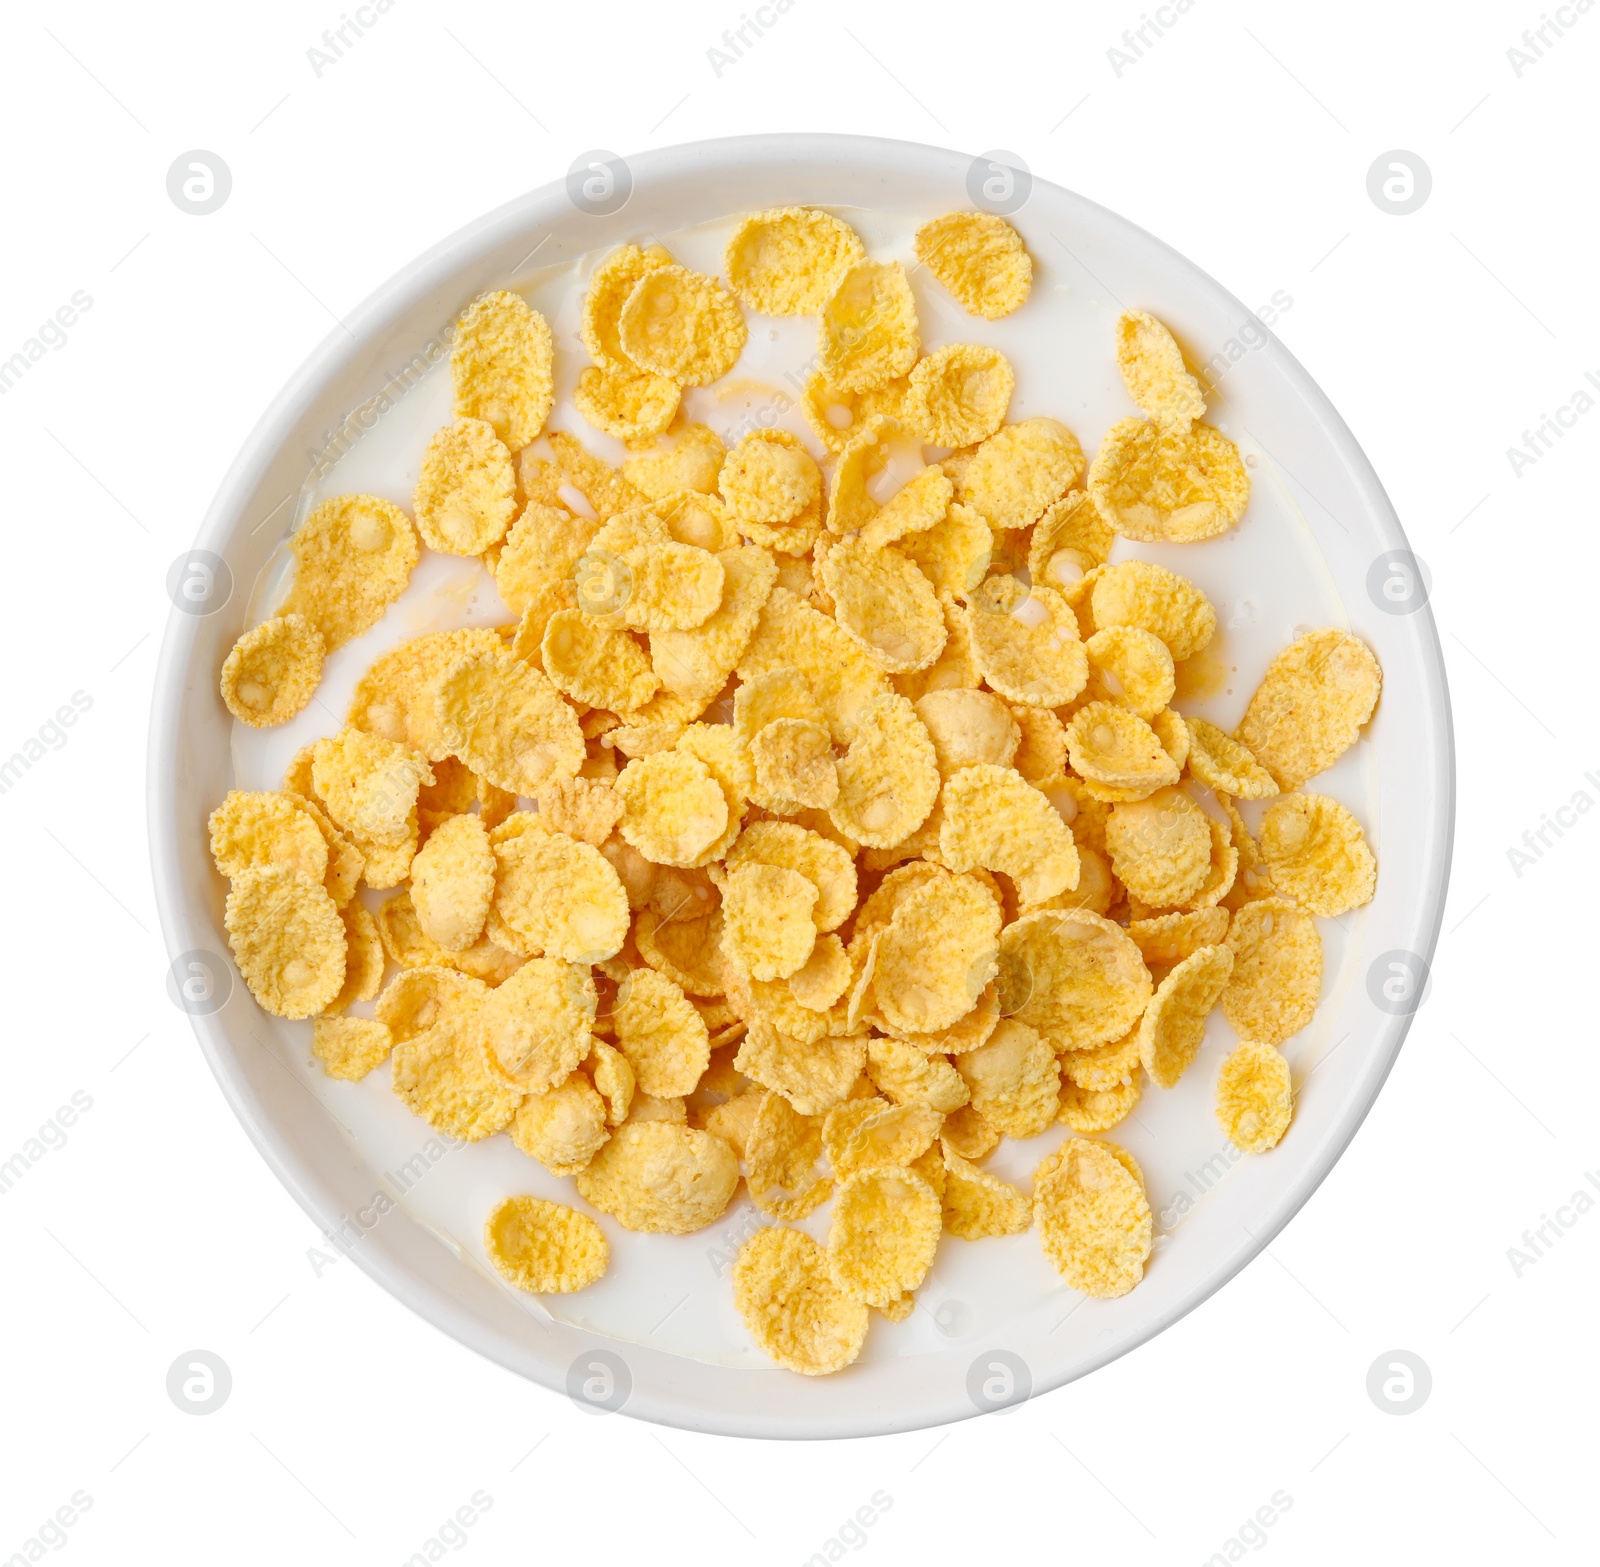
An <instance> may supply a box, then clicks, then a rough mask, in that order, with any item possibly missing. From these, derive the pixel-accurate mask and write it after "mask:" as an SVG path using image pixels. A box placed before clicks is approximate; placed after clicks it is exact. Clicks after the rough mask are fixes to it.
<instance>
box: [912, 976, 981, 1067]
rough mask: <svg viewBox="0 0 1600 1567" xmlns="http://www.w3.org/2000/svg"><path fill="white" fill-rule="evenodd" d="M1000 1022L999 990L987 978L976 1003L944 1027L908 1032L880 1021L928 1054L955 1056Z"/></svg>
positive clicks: (971, 1046)
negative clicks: (919, 1032)
mask: <svg viewBox="0 0 1600 1567" xmlns="http://www.w3.org/2000/svg"><path fill="white" fill-rule="evenodd" d="M999 1023H1000V993H999V991H998V989H997V988H996V987H995V983H994V981H993V980H990V981H989V983H988V984H987V985H985V986H984V987H983V991H982V993H981V994H980V995H979V997H978V1000H977V1004H976V1005H975V1006H974V1007H973V1009H972V1010H971V1011H970V1012H968V1013H967V1014H966V1016H965V1017H960V1018H957V1019H956V1021H955V1022H954V1023H952V1024H951V1025H950V1026H949V1027H948V1028H940V1029H934V1030H933V1031H932V1032H931V1033H926V1034H917V1033H908V1032H906V1031H904V1030H900V1029H896V1028H895V1027H894V1025H893V1024H892V1023H889V1022H888V1021H885V1022H884V1025H883V1026H884V1028H885V1029H886V1030H887V1031H888V1032H890V1033H892V1034H894V1035H895V1037H896V1038H897V1039H903V1040H905V1042H906V1043H907V1044H910V1045H915V1046H916V1047H917V1048H918V1049H919V1050H925V1051H927V1053H928V1054H929V1055H946V1056H959V1055H963V1054H965V1053H966V1052H967V1051H968V1050H976V1049H977V1048H978V1046H979V1045H981V1044H983V1043H985V1042H986V1041H987V1040H988V1038H989V1036H990V1035H991V1034H993V1033H994V1031H995V1029H996V1028H997V1027H998V1026H999Z"/></svg>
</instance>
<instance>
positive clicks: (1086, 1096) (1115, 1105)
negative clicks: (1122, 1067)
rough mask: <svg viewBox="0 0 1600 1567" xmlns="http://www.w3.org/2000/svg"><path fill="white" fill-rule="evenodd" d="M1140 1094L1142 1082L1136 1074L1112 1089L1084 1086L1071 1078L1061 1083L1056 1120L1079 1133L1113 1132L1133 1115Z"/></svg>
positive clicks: (1081, 1134) (1080, 1134)
mask: <svg viewBox="0 0 1600 1567" xmlns="http://www.w3.org/2000/svg"><path fill="white" fill-rule="evenodd" d="M1139 1094H1140V1083H1139V1079H1138V1077H1136V1076H1133V1077H1129V1078H1128V1080H1127V1081H1126V1082H1122V1083H1115V1084H1113V1085H1112V1086H1111V1087H1110V1088H1084V1087H1082V1086H1081V1085H1080V1084H1079V1083H1078V1082H1077V1081H1076V1080H1075V1079H1073V1078H1070V1077H1069V1078H1068V1079H1067V1080H1066V1081H1065V1082H1064V1083H1062V1085H1061V1099H1060V1103H1059V1105H1058V1106H1057V1115H1056V1119H1057V1120H1059V1121H1060V1122H1061V1123H1062V1125H1064V1126H1067V1127H1069V1128H1070V1129H1071V1130H1072V1131H1074V1132H1076V1133H1078V1134H1079V1136H1083V1135H1084V1134H1086V1133H1090V1132H1109V1131H1110V1130H1111V1128H1112V1127H1114V1126H1117V1125H1119V1124H1120V1123H1121V1122H1123V1121H1125V1120H1126V1119H1127V1118H1128V1116H1129V1115H1130V1114H1132V1112H1133V1107H1134V1106H1135V1105H1136V1104H1138V1102H1139Z"/></svg>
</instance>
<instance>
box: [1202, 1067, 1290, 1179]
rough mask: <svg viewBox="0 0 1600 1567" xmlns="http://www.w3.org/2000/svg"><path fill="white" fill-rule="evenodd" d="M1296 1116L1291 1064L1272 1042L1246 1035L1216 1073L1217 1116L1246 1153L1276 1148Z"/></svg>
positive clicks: (1231, 1141) (1233, 1141) (1229, 1137)
mask: <svg viewBox="0 0 1600 1567" xmlns="http://www.w3.org/2000/svg"><path fill="white" fill-rule="evenodd" d="M1293 1115H1294V1090H1293V1089H1292V1088H1291V1087H1290V1083H1289V1063H1288V1062H1287V1061H1285V1060H1284V1058H1283V1057H1282V1056H1281V1055H1280V1054H1279V1053H1278V1052H1277V1051H1276V1050H1275V1049H1274V1048H1273V1047H1272V1046H1271V1045H1264V1044H1262V1043H1260V1041H1258V1040H1254V1039H1247V1040H1245V1041H1244V1042H1243V1043H1242V1044H1240V1046H1239V1047H1238V1049H1237V1050H1235V1051H1234V1052H1233V1054H1232V1055H1230V1056H1229V1057H1228V1059H1227V1060H1226V1061H1224V1062H1223V1063H1222V1070H1221V1071H1220V1072H1219V1073H1218V1074H1217V1121H1218V1123H1219V1124H1220V1125H1221V1127H1222V1130H1223V1132H1224V1133H1225V1134H1226V1136H1227V1139H1228V1141H1229V1142H1230V1143H1232V1144H1233V1146H1234V1147H1235V1148H1238V1149H1240V1150H1242V1151H1243V1152H1244V1153H1266V1152H1267V1151H1268V1150H1269V1149H1272V1148H1276V1147H1277V1146H1278V1144H1279V1142H1280V1141H1282V1139H1283V1134H1284V1133H1285V1132H1286V1131H1288V1130H1289V1122H1290V1120H1291V1118H1292V1117H1293Z"/></svg>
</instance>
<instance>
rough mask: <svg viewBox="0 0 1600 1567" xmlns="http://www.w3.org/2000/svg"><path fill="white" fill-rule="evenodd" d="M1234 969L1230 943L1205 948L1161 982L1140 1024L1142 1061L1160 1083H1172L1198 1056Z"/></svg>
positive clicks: (1151, 1077) (1152, 1077)
mask: <svg viewBox="0 0 1600 1567" xmlns="http://www.w3.org/2000/svg"><path fill="white" fill-rule="evenodd" d="M1233 968H1234V961H1233V952H1232V950H1231V948H1230V947H1228V946H1226V945H1224V946H1219V947H1201V948H1199V949H1198V950H1196V951H1195V952H1192V953H1190V954H1189V956H1188V957H1186V958H1185V959H1184V960H1183V961H1182V962H1181V963H1180V964H1178V966H1177V967H1176V968H1175V969H1173V970H1172V972H1171V973H1170V974H1168V975H1167V977H1166V978H1165V979H1164V980H1162V981H1161V983H1160V984H1159V985H1157V986H1156V993H1155V995H1154V996H1152V997H1151V999H1150V1005H1149V1006H1148V1007H1147V1008H1146V1009H1145V1014H1144V1017H1143V1019H1142V1020H1141V1021H1140V1024H1139V1059H1140V1060H1141V1061H1143V1063H1144V1069H1145V1071H1146V1072H1148V1073H1149V1074H1150V1080H1151V1082H1153V1083H1155V1084H1156V1085H1157V1086H1158V1087H1161V1088H1171V1087H1173V1085H1174V1084H1176V1083H1177V1081H1178V1079H1179V1078H1180V1077H1182V1076H1183V1074H1184V1070H1185V1069H1186V1068H1187V1067H1188V1065H1189V1063H1190V1062H1191V1061H1192V1060H1194V1058H1195V1054H1196V1052H1198V1050H1199V1049H1200V1046H1201V1044H1202V1043H1203V1042H1204V1040H1205V1037H1206V1019H1207V1018H1208V1017H1209V1016H1210V1015H1211V1009H1212V1007H1214V1006H1215V1005H1216V1004H1217V998H1218V997H1219V996H1221V995H1222V993H1223V988H1224V987H1225V986H1226V985H1227V983H1228V978H1229V976H1230V975H1231V974H1232V973H1233ZM1230 1021H1231V1020H1230Z"/></svg>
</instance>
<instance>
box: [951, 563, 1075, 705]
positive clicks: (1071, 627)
mask: <svg viewBox="0 0 1600 1567" xmlns="http://www.w3.org/2000/svg"><path fill="white" fill-rule="evenodd" d="M967 623H968V626H969V628H970V630H971V634H972V656H973V658H974V659H975V660H976V662H977V665H978V668H979V670H980V671H981V672H982V674H983V678H984V679H985V680H986V681H988V683H989V685H990V686H991V687H993V689H994V690H996V691H998V692H999V693H1000V695H1001V696H1003V697H1005V698H1006V699H1007V700H1008V701H1011V702H1021V703H1024V704H1026V705H1027V706H1029V707H1060V706H1062V705H1064V704H1065V703H1067V702H1070V701H1071V700H1072V699H1073V698H1074V697H1075V696H1077V695H1078V693H1079V692H1080V691H1082V690H1083V688H1084V684H1085V682H1086V681H1087V680H1088V678H1089V655H1088V653H1087V652H1086V651H1085V649H1084V645H1083V643H1082V642H1080V641H1079V640H1078V618H1077V616H1076V615H1074V614H1073V612H1072V609H1071V606H1070V605H1068V603H1067V602H1066V600H1065V599H1063V598H1062V597H1061V595H1060V594H1059V593H1057V592H1055V590H1054V589H1052V588H1043V587H1035V588H1031V589H1030V588H1024V587H1023V586H1022V584H1021V583H1019V582H1017V580H1016V579H1015V578H1014V577H991V578H990V579H989V580H988V581H987V582H985V583H984V584H983V586H982V587H981V588H979V589H978V590H977V592H976V593H974V594H973V596H972V605H971V608H970V609H969V610H968V612H967Z"/></svg>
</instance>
